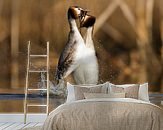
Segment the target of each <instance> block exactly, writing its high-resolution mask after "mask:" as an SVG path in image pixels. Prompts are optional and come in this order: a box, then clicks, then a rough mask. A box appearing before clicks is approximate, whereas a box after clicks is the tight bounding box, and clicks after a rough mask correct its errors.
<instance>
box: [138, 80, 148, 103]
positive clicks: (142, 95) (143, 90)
mask: <svg viewBox="0 0 163 130" xmlns="http://www.w3.org/2000/svg"><path fill="white" fill-rule="evenodd" d="M138 99H139V100H143V101H146V102H150V101H149V94H148V83H144V84H140V87H139V97H138Z"/></svg>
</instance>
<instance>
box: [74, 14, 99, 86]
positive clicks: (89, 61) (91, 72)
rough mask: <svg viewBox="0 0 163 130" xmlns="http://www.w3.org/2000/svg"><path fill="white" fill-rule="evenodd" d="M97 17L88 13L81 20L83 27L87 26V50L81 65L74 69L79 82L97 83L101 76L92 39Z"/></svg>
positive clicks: (76, 79)
mask: <svg viewBox="0 0 163 130" xmlns="http://www.w3.org/2000/svg"><path fill="white" fill-rule="evenodd" d="M95 21H96V18H95V17H94V16H91V15H86V16H85V17H84V20H83V21H82V22H81V27H86V28H87V31H86V37H85V46H86V47H85V50H84V52H83V58H82V62H81V63H80V65H79V66H78V67H77V68H76V69H75V70H74V72H73V76H74V79H75V81H76V83H77V84H97V83H98V78H99V66H98V61H97V57H96V52H95V48H94V43H93V39H92V34H93V27H94V24H95Z"/></svg>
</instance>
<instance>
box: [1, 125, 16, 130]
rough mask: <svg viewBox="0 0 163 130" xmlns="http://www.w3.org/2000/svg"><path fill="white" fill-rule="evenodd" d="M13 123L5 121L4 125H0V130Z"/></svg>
mask: <svg viewBox="0 0 163 130" xmlns="http://www.w3.org/2000/svg"><path fill="white" fill-rule="evenodd" d="M13 124H14V123H5V124H4V125H2V126H1V127H0V130H4V129H6V128H7V127H9V126H11V125H13Z"/></svg>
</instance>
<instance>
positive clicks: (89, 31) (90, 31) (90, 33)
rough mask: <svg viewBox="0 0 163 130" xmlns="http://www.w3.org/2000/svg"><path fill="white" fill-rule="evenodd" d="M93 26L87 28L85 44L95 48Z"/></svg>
mask: <svg viewBox="0 0 163 130" xmlns="http://www.w3.org/2000/svg"><path fill="white" fill-rule="evenodd" d="M92 36H93V26H91V27H88V28H87V32H86V37H85V44H86V46H87V47H88V48H91V49H93V50H94V43H93V39H92Z"/></svg>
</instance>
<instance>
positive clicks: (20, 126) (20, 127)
mask: <svg viewBox="0 0 163 130" xmlns="http://www.w3.org/2000/svg"><path fill="white" fill-rule="evenodd" d="M28 124H29V123H27V124H24V123H21V124H20V125H18V126H17V127H15V129H14V130H19V129H22V128H24V127H25V126H27V125H28Z"/></svg>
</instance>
